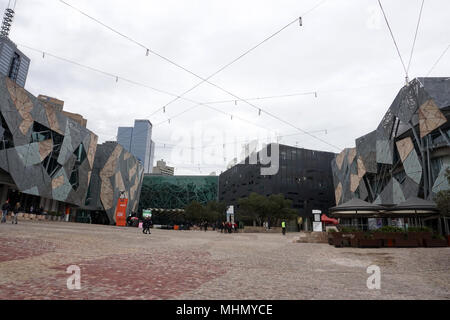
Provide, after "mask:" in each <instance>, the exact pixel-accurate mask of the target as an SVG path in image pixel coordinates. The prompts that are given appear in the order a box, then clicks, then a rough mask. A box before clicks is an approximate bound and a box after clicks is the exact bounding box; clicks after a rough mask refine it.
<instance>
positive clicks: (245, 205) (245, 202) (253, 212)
mask: <svg viewBox="0 0 450 320" xmlns="http://www.w3.org/2000/svg"><path fill="white" fill-rule="evenodd" d="M238 203H239V215H240V217H241V218H242V219H243V220H254V221H257V222H258V224H259V225H260V226H261V225H262V223H263V222H264V221H269V223H270V224H271V225H277V224H279V222H280V221H281V220H283V219H285V220H291V219H294V218H295V217H297V211H296V210H294V209H292V201H291V200H288V199H285V198H284V195H282V194H273V195H270V196H269V197H265V196H263V195H260V194H257V193H254V192H253V193H251V194H250V195H249V196H248V197H246V198H241V199H239V202H238Z"/></svg>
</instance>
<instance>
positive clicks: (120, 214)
mask: <svg viewBox="0 0 450 320" xmlns="http://www.w3.org/2000/svg"><path fill="white" fill-rule="evenodd" d="M127 205H128V199H125V198H119V200H117V207H116V226H119V227H125V226H126V225H127Z"/></svg>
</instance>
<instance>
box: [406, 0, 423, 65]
mask: <svg viewBox="0 0 450 320" xmlns="http://www.w3.org/2000/svg"><path fill="white" fill-rule="evenodd" d="M424 3H425V0H422V5H421V6H420V12H419V18H418V19H417V25H416V32H415V33H414V41H413V45H412V48H411V53H410V55H409V61H408V67H407V69H406V72H407V73H408V72H409V68H410V67H411V60H412V57H413V53H414V48H415V46H416V39H417V33H418V31H419V26H420V20H421V18H422V11H423V5H424Z"/></svg>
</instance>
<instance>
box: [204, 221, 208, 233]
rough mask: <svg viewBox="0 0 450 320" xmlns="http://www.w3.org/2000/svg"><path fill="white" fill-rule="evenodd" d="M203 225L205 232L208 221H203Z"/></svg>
mask: <svg viewBox="0 0 450 320" xmlns="http://www.w3.org/2000/svg"><path fill="white" fill-rule="evenodd" d="M203 227H204V228H205V232H206V231H207V230H208V222H207V221H205V223H204V224H203Z"/></svg>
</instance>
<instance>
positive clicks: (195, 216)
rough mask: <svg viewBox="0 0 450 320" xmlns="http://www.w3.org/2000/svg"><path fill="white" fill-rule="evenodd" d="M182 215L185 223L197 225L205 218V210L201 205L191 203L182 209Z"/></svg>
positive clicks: (195, 202)
mask: <svg viewBox="0 0 450 320" xmlns="http://www.w3.org/2000/svg"><path fill="white" fill-rule="evenodd" d="M184 215H185V218H186V220H187V221H190V222H193V223H197V222H201V221H203V220H204V218H205V209H204V208H203V206H202V205H201V203H199V202H197V201H192V202H191V203H189V204H188V205H187V206H186V207H185V208H184Z"/></svg>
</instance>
